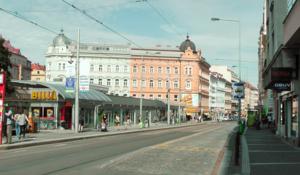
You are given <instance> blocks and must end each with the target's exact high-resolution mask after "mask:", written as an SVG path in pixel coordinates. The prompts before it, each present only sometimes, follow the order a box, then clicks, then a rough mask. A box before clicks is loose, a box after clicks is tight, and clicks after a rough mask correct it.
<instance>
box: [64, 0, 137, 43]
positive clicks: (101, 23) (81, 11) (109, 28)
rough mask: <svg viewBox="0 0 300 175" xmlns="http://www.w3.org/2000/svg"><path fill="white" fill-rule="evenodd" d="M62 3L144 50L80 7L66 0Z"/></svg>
mask: <svg viewBox="0 0 300 175" xmlns="http://www.w3.org/2000/svg"><path fill="white" fill-rule="evenodd" d="M61 1H62V2H64V3H65V4H67V5H69V6H71V7H72V8H74V9H75V10H77V11H79V12H80V13H82V14H83V15H85V16H86V17H88V18H90V19H91V20H93V21H95V22H96V23H98V24H100V25H102V26H103V27H105V28H106V29H107V30H109V31H111V32H112V33H114V34H116V35H118V36H120V37H121V38H123V39H125V40H126V41H128V42H129V43H131V44H133V45H135V46H136V47H138V48H142V47H141V46H139V45H138V44H136V43H135V42H134V41H132V40H130V39H129V38H127V37H126V36H124V35H122V34H121V33H119V32H118V31H116V30H114V29H113V28H111V27H109V26H108V25H106V24H104V23H103V22H102V21H99V20H98V19H96V18H95V17H93V16H92V15H90V14H88V13H87V12H86V11H85V10H82V9H80V8H78V7H76V6H75V5H74V4H71V3H70V2H67V1H65V0H61Z"/></svg>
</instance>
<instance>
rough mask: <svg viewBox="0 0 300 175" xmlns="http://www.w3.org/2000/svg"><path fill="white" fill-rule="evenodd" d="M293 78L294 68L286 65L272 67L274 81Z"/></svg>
mask: <svg viewBox="0 0 300 175" xmlns="http://www.w3.org/2000/svg"><path fill="white" fill-rule="evenodd" d="M292 78H293V69H292V68H285V67H275V68H272V69H271V80H272V81H282V80H284V81H290V80H292Z"/></svg>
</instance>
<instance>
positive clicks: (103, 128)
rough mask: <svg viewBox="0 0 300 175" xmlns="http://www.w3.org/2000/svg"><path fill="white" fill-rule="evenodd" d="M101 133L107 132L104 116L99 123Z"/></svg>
mask: <svg viewBox="0 0 300 175" xmlns="http://www.w3.org/2000/svg"><path fill="white" fill-rule="evenodd" d="M101 131H102V132H107V118H106V115H104V116H103V118H102V121H101Z"/></svg>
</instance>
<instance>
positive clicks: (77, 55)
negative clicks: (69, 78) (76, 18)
mask: <svg viewBox="0 0 300 175" xmlns="http://www.w3.org/2000/svg"><path fill="white" fill-rule="evenodd" d="M79 49H80V30H79V28H78V35H77V50H76V52H77V53H76V90H75V132H76V133H77V132H78V122H79V74H80V72H79V64H80V63H79Z"/></svg>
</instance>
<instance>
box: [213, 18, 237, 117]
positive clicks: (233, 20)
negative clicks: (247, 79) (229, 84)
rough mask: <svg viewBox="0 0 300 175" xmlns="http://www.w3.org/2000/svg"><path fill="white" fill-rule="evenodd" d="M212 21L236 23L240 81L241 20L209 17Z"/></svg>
mask: <svg viewBox="0 0 300 175" xmlns="http://www.w3.org/2000/svg"><path fill="white" fill-rule="evenodd" d="M211 20H212V21H226V22H232V23H236V24H238V39H239V42H238V45H239V47H238V62H239V65H238V67H239V82H240V83H241V22H240V20H235V19H221V18H216V17H213V18H211ZM240 120H241V98H239V121H240Z"/></svg>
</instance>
